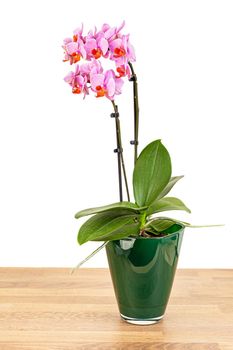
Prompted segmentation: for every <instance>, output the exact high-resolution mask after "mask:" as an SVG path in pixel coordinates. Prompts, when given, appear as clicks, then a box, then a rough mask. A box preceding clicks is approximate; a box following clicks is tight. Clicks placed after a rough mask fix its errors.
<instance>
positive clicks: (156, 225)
mask: <svg viewBox="0 0 233 350" xmlns="http://www.w3.org/2000/svg"><path fill="white" fill-rule="evenodd" d="M175 223H176V222H175V221H173V220H171V219H159V218H158V219H155V220H153V221H151V222H150V223H148V226H149V227H151V228H152V229H153V230H155V231H157V232H162V231H165V230H167V229H168V228H170V227H171V226H173V225H174V224H175Z"/></svg>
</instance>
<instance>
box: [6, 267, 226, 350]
mask: <svg viewBox="0 0 233 350" xmlns="http://www.w3.org/2000/svg"><path fill="white" fill-rule="evenodd" d="M76 349H84V350H86V349H91V350H92V349H93V350H95V349H98V350H105V349H113V350H114V349H116V350H118V349H129V350H131V349H132V350H139V349H142V350H149V349H155V350H157V349H159V350H233V270H190V269H187V270H178V271H177V275H176V279H175V283H174V286H173V290H172V294H171V298H170V301H169V306H168V308H167V311H166V315H165V317H164V319H163V321H161V322H160V323H158V324H156V325H153V326H144V327H140V326H134V325H130V324H127V323H125V322H124V321H122V320H121V319H120V317H119V312H118V309H117V305H116V301H115V297H114V293H113V288H112V284H111V280H110V275H109V271H108V270H107V269H80V270H78V271H77V272H76V273H75V274H73V275H71V274H70V270H69V269H51V268H49V269H36V268H34V269H32V268H31V269H29V268H1V269H0V350H76Z"/></svg>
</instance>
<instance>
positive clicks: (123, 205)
mask: <svg viewBox="0 0 233 350" xmlns="http://www.w3.org/2000/svg"><path fill="white" fill-rule="evenodd" d="M147 208H148V207H138V206H137V205H136V204H134V203H131V202H117V203H113V204H109V205H104V206H101V207H96V208H88V209H84V210H81V211H79V212H78V213H76V214H75V218H76V219H79V218H81V217H83V216H87V215H93V214H97V213H102V212H106V211H108V210H112V209H125V210H126V213H127V212H128V213H129V214H131V213H132V214H133V213H139V212H140V211H143V210H145V209H147Z"/></svg>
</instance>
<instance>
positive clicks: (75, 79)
mask: <svg viewBox="0 0 233 350" xmlns="http://www.w3.org/2000/svg"><path fill="white" fill-rule="evenodd" d="M64 80H65V82H66V83H68V84H69V85H70V86H72V92H73V94H81V93H84V97H85V96H86V95H88V94H89V91H88V87H87V77H86V76H85V75H81V74H80V67H79V65H77V66H76V70H75V72H70V73H69V74H68V75H67V76H66V77H65V78H64Z"/></svg>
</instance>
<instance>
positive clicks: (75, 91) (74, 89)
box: [72, 85, 82, 94]
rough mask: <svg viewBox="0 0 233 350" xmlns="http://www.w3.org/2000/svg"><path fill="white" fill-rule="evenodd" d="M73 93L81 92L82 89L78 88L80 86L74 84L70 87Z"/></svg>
mask: <svg viewBox="0 0 233 350" xmlns="http://www.w3.org/2000/svg"><path fill="white" fill-rule="evenodd" d="M72 92H73V94H81V92H82V89H81V88H80V86H78V85H77V86H74V87H73V89H72Z"/></svg>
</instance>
